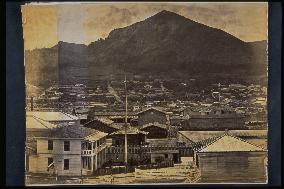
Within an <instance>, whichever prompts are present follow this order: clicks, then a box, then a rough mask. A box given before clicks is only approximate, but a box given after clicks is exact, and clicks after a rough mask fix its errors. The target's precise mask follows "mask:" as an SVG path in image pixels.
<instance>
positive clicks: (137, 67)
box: [25, 11, 267, 82]
mask: <svg viewBox="0 0 284 189" xmlns="http://www.w3.org/2000/svg"><path fill="white" fill-rule="evenodd" d="M265 49H266V41H260V42H244V41H241V40H240V39H238V38H236V37H234V36H232V35H230V34H228V33H226V32H224V31H222V30H219V29H215V28H212V27H209V26H206V25H203V24H200V23H197V22H195V21H192V20H190V19H187V18H185V17H183V16H180V15H178V14H176V13H173V12H169V11H161V12H159V13H157V14H155V15H153V16H151V17H149V18H147V19H145V20H144V21H141V22H137V23H135V24H132V25H130V26H127V27H124V28H118V29H114V30H113V31H111V32H110V34H109V36H108V37H107V38H106V39H100V40H98V41H96V42H93V43H91V44H90V45H88V46H85V45H78V44H70V43H65V42H59V43H58V44H57V45H56V46H55V47H52V48H49V49H48V48H46V49H37V50H32V51H29V52H26V60H25V61H26V65H29V64H33V66H31V67H38V68H37V69H38V70H45V71H46V72H49V71H50V70H54V72H53V73H50V77H51V79H52V78H53V79H55V80H56V79H58V80H57V81H60V82H61V81H64V82H65V81H66V82H68V81H70V82H72V80H73V81H77V79H79V78H81V79H82V78H83V79H87V80H88V79H89V80H92V79H106V78H109V77H110V76H114V77H115V75H119V74H122V73H124V71H126V72H127V73H130V74H135V75H153V76H155V77H168V78H186V77H194V76H201V77H207V76H209V75H213V77H240V78H243V77H246V76H259V75H265V74H266V65H267V60H266V54H265ZM56 62H57V64H56ZM39 64H43V65H39ZM56 67H57V68H56ZM38 72H39V73H41V72H40V71H38ZM55 73H58V76H57V77H56V76H53V75H54V74H55ZM44 75H48V73H44ZM42 77H43V76H42ZM47 78H48V77H47ZM27 79H28V78H27ZM40 81H41V79H40V80H39V81H37V82H40Z"/></svg>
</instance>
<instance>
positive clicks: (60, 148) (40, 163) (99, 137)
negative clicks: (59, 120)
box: [28, 125, 107, 176]
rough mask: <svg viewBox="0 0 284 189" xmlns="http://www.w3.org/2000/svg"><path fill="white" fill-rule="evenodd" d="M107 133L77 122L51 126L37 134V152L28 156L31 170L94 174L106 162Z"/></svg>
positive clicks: (33, 171)
mask: <svg viewBox="0 0 284 189" xmlns="http://www.w3.org/2000/svg"><path fill="white" fill-rule="evenodd" d="M106 135H107V133H103V132H100V131H97V130H95V129H90V128H85V127H82V126H78V125H69V126H63V127H58V128H56V129H53V130H50V132H49V134H48V135H46V136H40V137H35V140H36V153H34V154H33V155H30V156H29V163H28V164H29V168H28V170H29V172H31V173H46V174H57V175H58V176H80V175H86V174H92V173H93V172H94V171H95V170H97V169H98V168H100V167H101V166H102V164H103V163H104V162H105V160H106V158H105V156H106V152H105V147H106V145H105V137H106Z"/></svg>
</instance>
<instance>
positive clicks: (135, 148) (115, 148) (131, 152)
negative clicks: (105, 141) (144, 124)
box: [107, 125, 148, 164]
mask: <svg viewBox="0 0 284 189" xmlns="http://www.w3.org/2000/svg"><path fill="white" fill-rule="evenodd" d="M126 133H127V149H128V156H127V159H128V161H132V160H135V161H137V162H139V161H141V147H142V146H143V145H145V144H146V139H147V134H148V133H147V132H144V131H140V130H139V129H137V128H134V127H132V126H130V125H127V129H126ZM108 138H110V139H112V145H111V146H109V147H108V151H107V160H108V161H109V162H113V163H121V164H123V163H124V142H125V128H122V129H120V130H118V131H116V132H114V133H111V134H109V135H108Z"/></svg>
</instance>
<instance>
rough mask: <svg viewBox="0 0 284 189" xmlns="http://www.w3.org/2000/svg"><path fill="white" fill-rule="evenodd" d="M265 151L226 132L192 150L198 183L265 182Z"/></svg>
mask: <svg viewBox="0 0 284 189" xmlns="http://www.w3.org/2000/svg"><path fill="white" fill-rule="evenodd" d="M266 156H267V151H266V150H264V149H263V148H261V147H258V146H256V145H253V144H250V143H248V142H247V141H245V140H243V139H241V138H238V137H235V136H231V135H229V134H228V133H225V134H224V135H222V136H220V137H216V138H214V139H213V140H211V141H208V142H207V143H206V144H204V145H203V146H201V147H198V148H196V149H195V153H194V162H195V164H196V166H197V167H198V168H199V170H200V174H201V180H200V182H207V183H208V182H210V183H211V182H230V183H232V182H242V183H248V182H261V183H265V182H266V166H265V163H266V162H265V159H266Z"/></svg>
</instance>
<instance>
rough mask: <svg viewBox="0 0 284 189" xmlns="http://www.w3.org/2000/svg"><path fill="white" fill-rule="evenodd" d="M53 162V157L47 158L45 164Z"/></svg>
mask: <svg viewBox="0 0 284 189" xmlns="http://www.w3.org/2000/svg"><path fill="white" fill-rule="evenodd" d="M52 163H53V158H47V166H49V165H50V164H52Z"/></svg>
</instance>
